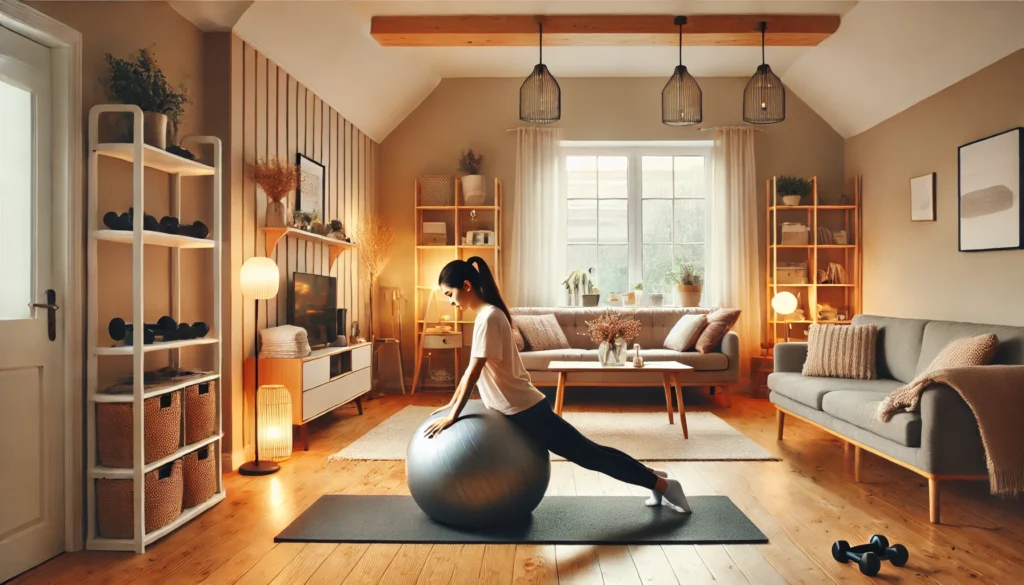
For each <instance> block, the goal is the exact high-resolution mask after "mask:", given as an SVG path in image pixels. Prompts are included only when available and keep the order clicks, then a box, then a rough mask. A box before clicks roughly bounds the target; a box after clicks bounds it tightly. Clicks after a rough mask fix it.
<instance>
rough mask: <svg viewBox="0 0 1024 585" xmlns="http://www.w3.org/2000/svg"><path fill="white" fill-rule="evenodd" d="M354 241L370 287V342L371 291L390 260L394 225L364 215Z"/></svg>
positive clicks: (373, 337) (371, 328)
mask: <svg viewBox="0 0 1024 585" xmlns="http://www.w3.org/2000/svg"><path fill="white" fill-rule="evenodd" d="M356 241H357V242H358V244H359V258H360V260H362V262H363V265H364V266H366V274H367V276H368V281H369V285H370V341H373V340H374V339H375V335H374V327H373V290H374V285H375V284H376V282H377V278H378V277H379V276H380V273H381V272H383V271H384V267H385V266H387V263H388V262H389V261H390V260H391V251H392V247H393V245H394V241H395V227H394V223H393V222H392V221H391V220H390V219H388V218H385V217H383V216H380V215H377V214H374V213H370V214H366V215H364V216H363V217H362V218H361V220H360V221H359V225H357V226H356Z"/></svg>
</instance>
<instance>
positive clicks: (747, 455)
mask: <svg viewBox="0 0 1024 585" xmlns="http://www.w3.org/2000/svg"><path fill="white" fill-rule="evenodd" d="M432 410H433V408H431V407H427V406H406V407H405V408H404V409H402V410H401V411H399V412H397V413H395V414H394V415H392V416H391V417H390V418H388V419H387V420H385V421H384V422H382V423H381V424H379V425H377V426H376V427H374V428H373V429H372V430H370V431H369V432H368V433H366V434H365V435H363V436H362V437H359V438H358V439H356V440H355V441H354V442H353V443H351V444H350V445H349V446H347V447H345V448H344V449H342V450H341V451H338V452H337V453H335V454H334V455H331V457H330V460H332V461H334V460H341V459H360V460H378V461H379V460H386V461H402V460H404V459H405V452H406V448H407V447H408V445H409V438H410V437H412V434H413V432H414V431H415V430H416V428H417V427H419V425H420V424H421V423H422V422H423V421H424V420H426V418H427V417H428V416H429V415H430V412H431V411H432ZM563 416H564V417H565V420H567V421H569V422H570V423H572V425H573V426H574V427H576V428H577V429H579V431H580V432H581V433H583V434H584V435H585V436H586V437H588V438H589V439H591V440H592V441H594V442H596V443H598V444H600V445H606V446H608V447H614V448H616V449H618V450H620V451H623V452H625V453H628V454H630V455H632V456H633V457H635V458H637V459H639V460H641V461H778V460H779V459H778V458H777V457H774V456H773V455H772V454H771V453H769V452H768V451H766V450H765V449H763V448H762V447H761V446H760V445H758V444H757V443H755V442H754V441H751V440H750V439H748V438H747V437H746V436H745V435H744V434H743V433H741V432H739V431H738V430H736V429H735V428H733V427H732V426H730V425H729V424H728V423H726V422H725V421H724V420H722V419H720V418H718V417H717V416H715V415H714V414H711V413H710V412H691V413H687V415H686V422H687V428H688V430H689V431H690V438H689V439H684V438H683V431H682V429H680V428H679V419H678V417H676V420H675V424H672V425H670V424H668V415H667V414H666V413H664V412H629V413H624V412H608V413H605V412H565V413H563ZM551 459H552V461H564V459H562V458H561V457H559V456H557V455H554V454H552V455H551Z"/></svg>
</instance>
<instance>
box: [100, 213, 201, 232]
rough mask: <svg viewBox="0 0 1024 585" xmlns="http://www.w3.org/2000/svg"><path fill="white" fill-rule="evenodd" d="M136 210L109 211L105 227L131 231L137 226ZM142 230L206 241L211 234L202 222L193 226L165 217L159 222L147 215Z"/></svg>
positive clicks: (104, 219) (197, 222)
mask: <svg viewBox="0 0 1024 585" xmlns="http://www.w3.org/2000/svg"><path fill="white" fill-rule="evenodd" d="M134 222H135V208H133V207H129V208H128V212H127V213H122V214H121V215H118V214H117V213H116V212H113V211H108V212H107V213H106V215H104V216H103V225H105V226H107V227H108V228H110V229H112V230H121V231H131V230H132V228H133V227H134V226H135V223H134ZM142 229H144V230H148V231H151V232H162V233H165V234H172V235H176V236H188V237H190V238H198V239H200V240H205V239H206V236H208V235H209V234H210V229H209V228H207V227H206V224H204V223H203V222H201V221H198V220H197V221H194V222H192V225H186V224H181V223H178V218H176V217H170V216H164V217H163V219H161V220H160V221H157V220H156V218H155V217H153V216H152V215H149V214H148V213H147V214H145V215H144V216H143V218H142Z"/></svg>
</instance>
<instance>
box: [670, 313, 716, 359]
mask: <svg viewBox="0 0 1024 585" xmlns="http://www.w3.org/2000/svg"><path fill="white" fill-rule="evenodd" d="M707 324H708V316H707V315H683V316H682V317H680V318H679V320H678V321H676V324H675V325H673V326H672V330H671V331H669V332H668V335H666V336H665V349H671V350H675V351H689V350H691V349H693V346H694V345H696V343H697V340H698V339H700V334H701V332H703V331H704V327H706V326H707Z"/></svg>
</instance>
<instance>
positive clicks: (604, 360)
mask: <svg viewBox="0 0 1024 585" xmlns="http://www.w3.org/2000/svg"><path fill="white" fill-rule="evenodd" d="M625 357H626V342H625V341H623V340H622V338H621V337H616V338H615V342H614V343H611V344H609V343H608V342H607V341H602V342H601V345H600V346H599V347H598V348H597V359H598V360H599V361H600V362H601V365H602V366H621V365H622V364H623V363H625V362H624V361H623V360H624V359H625Z"/></svg>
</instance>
